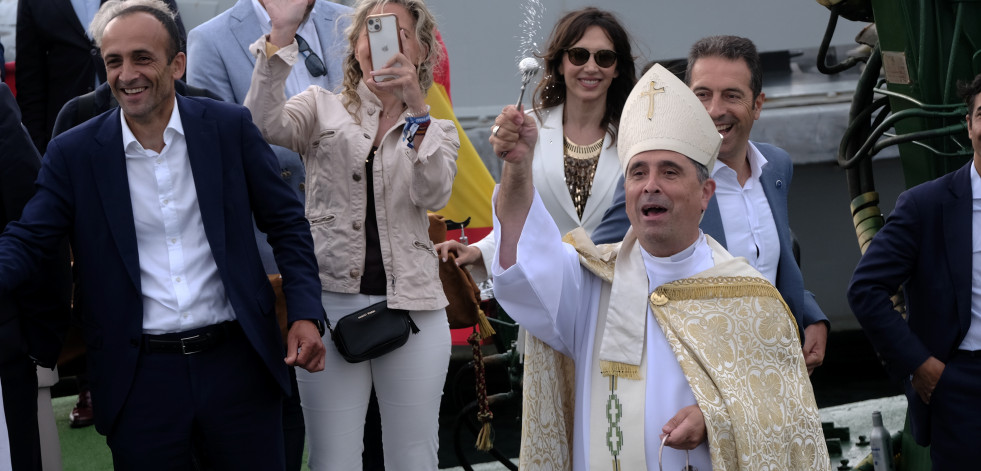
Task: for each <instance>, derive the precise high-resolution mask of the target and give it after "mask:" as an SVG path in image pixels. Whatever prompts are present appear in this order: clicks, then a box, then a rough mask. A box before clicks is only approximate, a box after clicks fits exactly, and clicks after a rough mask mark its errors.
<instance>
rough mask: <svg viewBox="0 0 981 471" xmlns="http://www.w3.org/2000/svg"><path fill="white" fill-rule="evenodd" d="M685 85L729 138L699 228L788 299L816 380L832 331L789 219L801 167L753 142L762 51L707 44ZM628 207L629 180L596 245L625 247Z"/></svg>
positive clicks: (726, 40) (735, 40)
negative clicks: (807, 284) (807, 281)
mask: <svg viewBox="0 0 981 471" xmlns="http://www.w3.org/2000/svg"><path fill="white" fill-rule="evenodd" d="M685 81H686V82H687V83H688V86H689V87H691V89H692V91H694V92H695V95H696V96H698V98H699V99H700V100H701V101H702V104H703V105H705V109H706V110H707V111H708V112H709V115H710V116H712V120H713V121H714V122H715V125H716V128H717V129H718V130H719V133H720V134H722V147H721V149H720V150H719V158H718V160H717V161H716V164H715V168H714V169H710V170H711V171H712V178H713V179H714V180H715V182H716V190H715V194H714V195H713V196H712V199H711V200H710V201H709V205H708V208H706V210H705V213H704V214H703V216H702V222H701V224H700V225H699V227H700V228H701V229H702V231H703V232H704V233H706V234H708V235H710V236H712V238H714V239H715V240H717V241H718V242H719V243H720V244H722V245H723V246H724V247H725V248H726V250H728V251H729V253H731V254H733V255H735V256H737V257H745V258H746V260H747V261H749V263H750V265H752V266H753V267H754V268H756V269H757V270H759V271H760V272H761V273H763V275H764V276H766V278H767V279H768V280H769V281H770V283H773V285H774V286H776V288H777V290H778V291H780V295H781V296H783V298H784V301H786V302H787V305H788V306H789V307H790V311H791V312H792V313H794V316H795V317H796V318H797V325H798V326H799V327H800V329H802V331H803V334H804V342H803V352H804V360H805V361H806V363H807V371H808V373H813V372H814V369H815V368H817V367H818V366H820V365H821V363H822V362H823V361H824V352H825V346H826V344H827V339H828V329H829V326H830V323H829V322H828V318H827V316H825V315H824V312H823V311H822V310H821V308H820V306H818V304H817V301H815V300H814V295H813V294H812V293H811V292H810V291H807V290H806V289H804V277H803V276H802V275H801V271H800V266H799V265H798V264H797V260H796V258H795V257H794V251H793V234H792V233H791V230H790V219H789V216H788V215H787V196H788V194H789V192H790V180H791V178H792V176H793V162H791V160H790V156H789V155H787V153H786V152H784V150H783V149H780V148H778V147H775V146H772V145H769V144H763V143H759V142H752V141H750V140H749V134H750V131H751V130H752V128H753V124H754V123H755V122H756V120H757V119H759V117H760V111H761V110H762V108H763V102H764V100H765V94H764V93H763V91H762V90H763V70H762V67H761V66H760V56H759V54H758V53H757V51H756V46H755V45H754V44H753V42H752V41H750V40H749V39H746V38H742V37H738V36H710V37H706V38H702V39H700V40H698V41H697V42H696V43H695V44H694V45H692V47H691V50H690V52H689V54H688V70H687V72H686V77H685ZM624 203H625V194H624V191H623V185H622V179H621V185H620V186H619V187H618V188H617V192H616V193H615V194H614V195H613V204H612V205H611V206H610V208H609V209H608V210H607V212H606V214H604V216H603V222H601V223H600V226H599V227H598V228H597V229H596V231H594V232H593V236H592V237H593V242H596V243H598V244H600V243H611V242H618V241H620V240H622V239H623V235H624V233H626V231H627V227H628V226H629V225H630V222H629V221H627V216H626V211H625V210H624ZM723 215H724V216H723Z"/></svg>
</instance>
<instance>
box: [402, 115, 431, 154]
mask: <svg viewBox="0 0 981 471" xmlns="http://www.w3.org/2000/svg"><path fill="white" fill-rule="evenodd" d="M431 122H432V121H431V120H430V118H429V106H428V105H427V106H426V114H425V115H422V116H419V117H415V116H406V117H405V127H404V128H402V140H404V141H405V142H406V144H407V145H408V146H409V149H415V146H414V145H413V144H412V141H413V140H415V138H416V136H422V135H425V134H426V130H427V129H429V124H430V123H431Z"/></svg>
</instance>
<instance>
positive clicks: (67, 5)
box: [57, 0, 105, 44]
mask: <svg viewBox="0 0 981 471" xmlns="http://www.w3.org/2000/svg"><path fill="white" fill-rule="evenodd" d="M57 2H58V4H59V5H60V6H59V7H58V8H57V10H58V11H59V12H62V14H63V15H65V16H67V17H68V20H67V21H68V23H69V24H71V25H72V29H74V30H75V32H76V33H78V34H79V35H80V36H79V37H80V38H81V39H82V40H83V41H87V42H91V40H90V39H89V37H88V35H87V34H85V29H86V27H85V25H83V24H82V22H81V21H79V19H78V12H76V11H75V7H73V6H72V2H71V0H57ZM101 3H105V0H102V2H100V4H101ZM80 44H84V43H80Z"/></svg>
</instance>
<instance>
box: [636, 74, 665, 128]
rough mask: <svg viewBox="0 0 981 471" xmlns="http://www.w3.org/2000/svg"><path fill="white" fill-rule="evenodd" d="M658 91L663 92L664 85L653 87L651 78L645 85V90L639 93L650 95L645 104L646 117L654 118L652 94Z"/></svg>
mask: <svg viewBox="0 0 981 471" xmlns="http://www.w3.org/2000/svg"><path fill="white" fill-rule="evenodd" d="M658 93H664V87H661V88H654V81H653V80H651V84H650V86H648V87H647V91H646V92H643V93H641V94H640V96H646V97H650V99H651V101H650V102H648V105H647V119H654V95H657V94H658Z"/></svg>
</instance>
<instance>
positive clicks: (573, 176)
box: [562, 136, 603, 219]
mask: <svg viewBox="0 0 981 471" xmlns="http://www.w3.org/2000/svg"><path fill="white" fill-rule="evenodd" d="M563 137H564V143H563V145H562V147H563V150H564V152H563V153H564V154H565V159H564V161H565V184H566V186H567V187H568V188H569V196H571V197H572V204H573V205H574V206H575V207H576V214H578V215H579V219H582V213H583V211H584V210H585V209H586V200H588V199H589V195H590V192H591V191H592V188H593V177H594V176H595V175H596V165H597V164H598V163H599V157H600V152H601V151H602V150H603V138H600V139H599V140H598V141H596V142H594V143H592V144H590V145H588V146H581V145H579V144H576V143H574V142H572V141H570V140H569V137H568V136H563Z"/></svg>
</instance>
